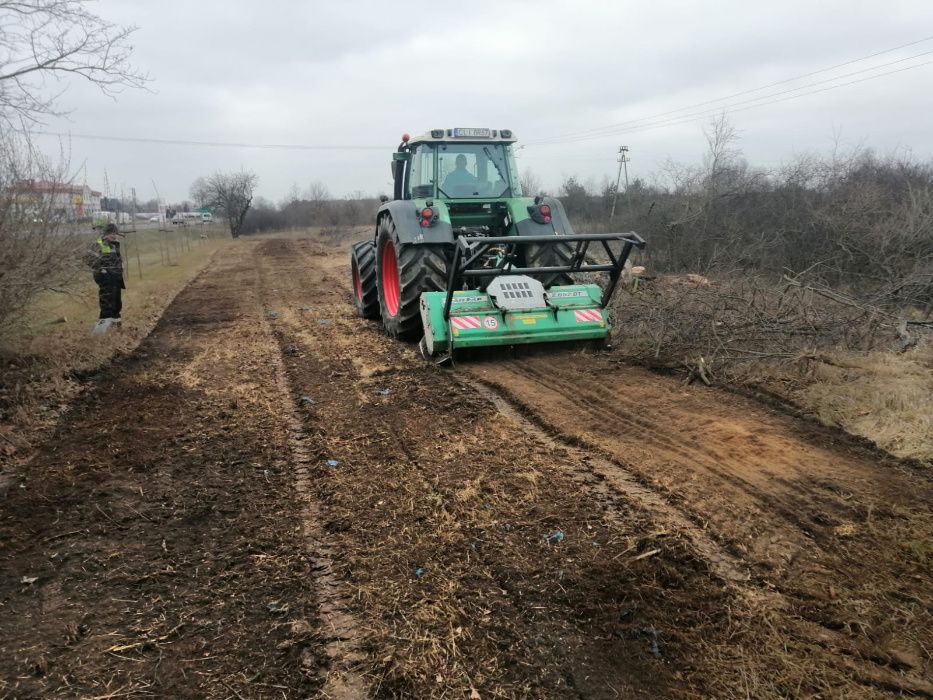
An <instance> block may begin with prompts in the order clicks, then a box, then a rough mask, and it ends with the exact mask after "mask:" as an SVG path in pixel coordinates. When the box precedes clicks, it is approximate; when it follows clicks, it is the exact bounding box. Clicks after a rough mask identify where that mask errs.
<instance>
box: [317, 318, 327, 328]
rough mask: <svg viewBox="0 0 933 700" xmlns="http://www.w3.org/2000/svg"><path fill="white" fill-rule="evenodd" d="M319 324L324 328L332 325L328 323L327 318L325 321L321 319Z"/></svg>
mask: <svg viewBox="0 0 933 700" xmlns="http://www.w3.org/2000/svg"><path fill="white" fill-rule="evenodd" d="M318 323H319V324H320V325H322V326H329V325H330V321H328V320H327V319H326V318H325V319H321V320H320V321H318Z"/></svg>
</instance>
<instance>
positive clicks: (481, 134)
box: [454, 129, 492, 139]
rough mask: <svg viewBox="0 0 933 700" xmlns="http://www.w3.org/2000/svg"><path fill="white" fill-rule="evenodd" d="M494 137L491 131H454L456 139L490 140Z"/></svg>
mask: <svg viewBox="0 0 933 700" xmlns="http://www.w3.org/2000/svg"><path fill="white" fill-rule="evenodd" d="M490 136H492V132H490V130H489V129H454V138H469V139H476V138H482V139H488V138H489V137H490Z"/></svg>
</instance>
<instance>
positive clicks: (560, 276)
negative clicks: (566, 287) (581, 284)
mask: <svg viewBox="0 0 933 700" xmlns="http://www.w3.org/2000/svg"><path fill="white" fill-rule="evenodd" d="M571 260H573V248H571V247H570V245H569V244H567V243H559V244H558V245H535V244H533V243H531V244H529V245H527V246H525V262H527V263H528V267H553V266H556V265H569V264H570V261H571ZM530 276H531V277H534V278H535V279H536V280H538V281H539V282H541V284H543V285H544V288H545V289H547V288H549V287H553V286H554V285H557V284H573V278H572V277H571V276H570V275H568V274H567V273H566V272H550V273H545V274H540V275H536V274H531V275H530Z"/></svg>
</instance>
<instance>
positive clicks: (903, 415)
mask: <svg viewBox="0 0 933 700" xmlns="http://www.w3.org/2000/svg"><path fill="white" fill-rule="evenodd" d="M827 359H829V360H830V361H831V362H832V363H833V364H828V363H825V362H821V363H819V364H816V365H814V367H813V369H812V382H811V383H809V384H808V385H806V386H804V387H803V388H801V389H799V390H797V391H796V392H794V394H793V396H792V398H793V399H794V401H795V402H796V403H797V404H799V405H801V406H802V407H804V408H807V409H809V410H811V411H813V412H814V413H815V414H816V415H817V416H819V418H820V420H821V421H822V422H824V423H826V424H828V425H835V426H838V427H840V428H843V429H844V430H846V431H848V432H850V433H854V434H856V435H861V436H863V437H866V438H868V439H870V440H872V441H873V442H875V443H876V444H877V445H878V446H880V447H882V448H884V449H885V450H887V451H888V452H891V453H892V454H895V455H897V456H899V457H909V458H912V459H917V460H921V461H930V462H933V342H930V341H929V340H928V341H927V342H925V343H923V344H922V345H921V346H920V347H917V348H914V349H913V350H911V351H909V352H907V353H903V354H898V353H892V352H869V353H852V352H848V353H844V352H840V353H836V354H834V355H833V356H832V357H831V358H827Z"/></svg>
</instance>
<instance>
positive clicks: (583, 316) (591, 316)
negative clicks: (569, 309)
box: [573, 309, 603, 323]
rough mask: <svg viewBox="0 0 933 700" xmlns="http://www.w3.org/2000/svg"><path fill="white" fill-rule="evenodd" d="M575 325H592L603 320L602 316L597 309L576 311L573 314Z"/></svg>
mask: <svg viewBox="0 0 933 700" xmlns="http://www.w3.org/2000/svg"><path fill="white" fill-rule="evenodd" d="M573 315H574V318H576V319H577V323H593V322H597V321H602V320H603V314H602V312H601V311H600V310H599V309H578V310H576V311H574V312H573Z"/></svg>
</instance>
